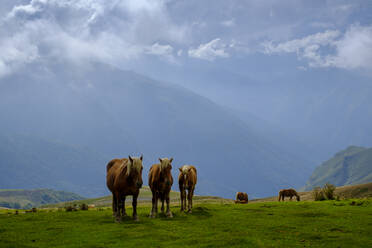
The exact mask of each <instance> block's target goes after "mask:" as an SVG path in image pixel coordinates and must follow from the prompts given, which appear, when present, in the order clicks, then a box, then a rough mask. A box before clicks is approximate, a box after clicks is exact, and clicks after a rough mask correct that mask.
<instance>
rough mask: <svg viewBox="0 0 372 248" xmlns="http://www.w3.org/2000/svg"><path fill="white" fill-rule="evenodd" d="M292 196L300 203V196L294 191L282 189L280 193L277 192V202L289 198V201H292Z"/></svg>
mask: <svg viewBox="0 0 372 248" xmlns="http://www.w3.org/2000/svg"><path fill="white" fill-rule="evenodd" d="M293 196H296V199H297V201H300V196H299V195H298V193H297V191H296V190H294V189H282V190H281V191H279V197H278V201H280V200H282V201H284V197H289V199H290V200H291V201H292V197H293Z"/></svg>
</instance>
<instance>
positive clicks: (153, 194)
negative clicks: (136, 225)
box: [149, 191, 156, 218]
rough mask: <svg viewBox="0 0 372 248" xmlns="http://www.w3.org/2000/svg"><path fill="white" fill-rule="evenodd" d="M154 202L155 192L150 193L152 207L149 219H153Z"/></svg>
mask: <svg viewBox="0 0 372 248" xmlns="http://www.w3.org/2000/svg"><path fill="white" fill-rule="evenodd" d="M155 201H156V192H154V191H152V207H151V213H150V216H149V217H150V218H155Z"/></svg>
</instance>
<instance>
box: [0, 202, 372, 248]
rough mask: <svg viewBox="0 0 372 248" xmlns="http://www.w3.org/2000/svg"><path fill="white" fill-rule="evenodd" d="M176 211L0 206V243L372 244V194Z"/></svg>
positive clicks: (3, 244)
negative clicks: (23, 210) (134, 213)
mask: <svg viewBox="0 0 372 248" xmlns="http://www.w3.org/2000/svg"><path fill="white" fill-rule="evenodd" d="M127 205H130V204H127ZM171 209H172V211H173V213H174V218H173V219H167V218H165V217H164V216H160V217H159V218H157V219H149V218H148V217H147V215H148V214H149V212H150V207H149V206H141V207H139V209H138V211H139V218H140V221H139V222H134V221H133V220H132V219H131V218H130V217H127V218H126V219H125V220H124V221H123V222H122V223H120V224H119V223H114V221H113V217H112V212H111V209H109V208H96V209H92V210H89V211H77V212H65V211H61V210H60V211H56V210H53V211H52V210H51V209H45V210H41V211H39V212H37V213H27V214H18V215H16V214H15V213H14V211H15V210H0V213H1V214H0V247H137V248H138V247H248V246H250V247H372V200H371V199H369V200H367V199H358V200H342V201H323V202H310V201H305V202H294V201H293V202H280V203H279V202H261V203H250V204H246V205H235V204H226V203H209V204H206V203H198V204H196V205H195V206H194V211H193V213H191V214H185V213H180V212H179V207H177V206H174V207H172V208H171ZM128 214H131V209H128Z"/></svg>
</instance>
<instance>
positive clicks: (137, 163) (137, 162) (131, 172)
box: [127, 155, 143, 188]
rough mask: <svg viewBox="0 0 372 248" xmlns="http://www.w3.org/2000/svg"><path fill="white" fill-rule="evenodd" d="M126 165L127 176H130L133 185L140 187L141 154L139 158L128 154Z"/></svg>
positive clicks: (141, 182)
mask: <svg viewBox="0 0 372 248" xmlns="http://www.w3.org/2000/svg"><path fill="white" fill-rule="evenodd" d="M128 158H129V160H128V165H127V176H128V177H131V178H132V180H133V182H134V184H135V186H136V187H137V188H141V187H142V184H143V181H142V170H143V166H142V160H143V155H141V157H139V158H135V157H131V156H128Z"/></svg>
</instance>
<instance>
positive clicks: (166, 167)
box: [159, 158, 173, 185]
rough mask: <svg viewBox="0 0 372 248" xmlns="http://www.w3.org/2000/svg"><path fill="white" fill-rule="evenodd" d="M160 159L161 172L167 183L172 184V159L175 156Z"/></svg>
mask: <svg viewBox="0 0 372 248" xmlns="http://www.w3.org/2000/svg"><path fill="white" fill-rule="evenodd" d="M159 161H160V173H161V174H162V175H163V177H164V181H165V183H166V184H167V185H172V183H173V179H172V173H171V170H172V161H173V158H170V159H168V158H159Z"/></svg>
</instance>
